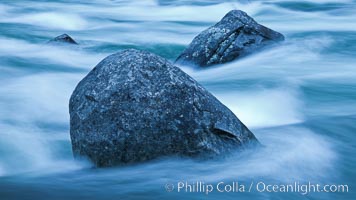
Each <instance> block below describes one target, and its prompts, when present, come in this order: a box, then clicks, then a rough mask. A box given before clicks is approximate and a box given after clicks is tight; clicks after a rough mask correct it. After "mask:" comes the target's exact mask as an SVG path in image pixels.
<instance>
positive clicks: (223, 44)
mask: <svg viewBox="0 0 356 200" xmlns="http://www.w3.org/2000/svg"><path fill="white" fill-rule="evenodd" d="M283 40H284V36H283V35H282V34H280V33H278V32H276V31H273V30H271V29H269V28H267V27H265V26H262V25H260V24H258V23H257V22H256V21H255V20H253V19H252V18H251V17H250V16H248V15H247V14H246V13H245V12H243V11H240V10H232V11H230V12H229V13H227V14H226V15H225V17H224V18H223V19H222V20H221V21H220V22H218V23H217V24H215V25H214V26H212V27H210V28H208V29H207V30H205V31H203V32H202V33H200V34H199V35H198V36H196V37H195V38H194V40H193V41H192V42H191V43H190V44H189V46H188V47H187V48H186V49H185V50H184V51H183V53H182V54H181V55H180V56H179V57H178V58H177V60H176V63H177V64H183V65H189V64H192V65H196V66H201V67H204V66H210V65H215V64H222V63H226V62H229V61H232V60H235V59H237V58H240V57H243V56H245V55H248V54H250V53H253V52H256V51H258V50H261V49H262V48H264V47H266V46H268V45H270V44H273V43H276V42H279V41H283Z"/></svg>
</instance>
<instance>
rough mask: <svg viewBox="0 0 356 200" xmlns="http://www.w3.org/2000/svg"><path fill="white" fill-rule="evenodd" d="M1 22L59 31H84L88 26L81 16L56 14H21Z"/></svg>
mask: <svg viewBox="0 0 356 200" xmlns="http://www.w3.org/2000/svg"><path fill="white" fill-rule="evenodd" d="M0 21H2V22H11V23H21V24H30V25H35V26H42V27H46V28H51V29H58V30H83V29H85V28H87V26H88V23H87V21H86V20H85V19H84V18H82V17H80V16H79V15H76V14H67V13H56V12H43V13H34V14H22V15H21V14H20V15H16V16H12V17H8V18H6V19H2V20H0Z"/></svg>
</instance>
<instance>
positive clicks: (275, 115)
mask: <svg viewBox="0 0 356 200" xmlns="http://www.w3.org/2000/svg"><path fill="white" fill-rule="evenodd" d="M216 96H217V97H218V98H219V100H220V101H222V103H224V104H225V105H226V106H227V107H228V108H229V109H230V110H232V111H233V112H234V113H235V115H236V116H238V118H239V119H240V120H241V121H242V122H243V123H244V124H245V125H246V126H247V127H250V128H256V127H271V126H281V125H287V124H293V123H299V122H302V121H303V115H302V110H303V109H302V107H303V106H302V102H301V100H300V99H299V96H298V95H297V94H296V92H294V91H293V90H292V89H291V88H277V89H264V90H256V91H249V92H226V93H220V94H216Z"/></svg>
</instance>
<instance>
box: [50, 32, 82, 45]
mask: <svg viewBox="0 0 356 200" xmlns="http://www.w3.org/2000/svg"><path fill="white" fill-rule="evenodd" d="M48 43H63V44H75V45H78V43H77V42H76V41H75V40H74V39H73V38H72V37H70V36H69V35H67V34H62V35H59V36H57V37H55V38H53V39H51V40H50V41H48Z"/></svg>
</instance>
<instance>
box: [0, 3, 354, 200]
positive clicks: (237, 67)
mask: <svg viewBox="0 0 356 200" xmlns="http://www.w3.org/2000/svg"><path fill="white" fill-rule="evenodd" d="M217 2H218V3H217ZM232 9H241V10H243V11H245V12H247V13H248V14H249V15H250V16H252V17H253V18H254V19H255V20H256V21H257V22H259V23H261V24H263V25H265V26H267V27H270V28H272V29H274V30H276V31H279V32H281V33H283V34H284V35H285V36H286V40H285V42H283V43H282V44H281V45H279V46H276V47H274V48H270V49H267V50H265V51H262V52H259V53H256V54H254V55H250V56H248V57H245V58H243V59H240V60H238V61H234V62H231V63H229V64H224V65H220V66H214V67H210V68H207V69H199V68H194V67H187V66H180V67H181V68H182V69H183V70H184V71H185V72H186V73H188V74H189V75H191V76H192V77H193V78H195V79H196V80H197V81H198V82H200V83H201V84H202V85H203V86H205V87H206V88H207V89H208V90H209V91H211V92H212V93H213V94H214V95H215V96H216V97H217V98H218V99H219V100H221V101H222V102H223V103H224V104H225V105H227V106H228V107H229V108H230V109H231V110H232V111H233V112H234V113H235V114H236V115H237V116H238V117H239V119H240V120H241V121H242V122H244V123H245V124H246V125H247V126H248V127H249V128H250V129H251V131H252V132H253V133H254V134H255V135H256V137H257V138H258V139H259V141H260V142H261V143H262V144H263V145H264V148H262V149H260V150H256V151H252V152H244V153H242V154H238V155H233V156H230V157H227V158H223V159H217V160H211V161H204V162H201V161H196V160H190V159H182V158H162V159H158V160H154V161H150V162H147V163H143V164H137V165H131V166H125V167H118V168H110V169H93V168H92V167H91V165H90V164H89V163H86V162H82V161H76V160H74V159H73V156H72V151H71V143H70V137H69V113H68V100H69V97H70V95H71V93H72V91H73V90H74V88H75V86H76V84H77V83H78V82H79V81H80V80H81V79H82V78H83V77H84V76H85V75H86V74H87V73H88V72H89V71H90V70H91V69H92V68H93V67H94V66H95V65H96V64H97V63H98V62H99V61H100V60H102V59H103V58H105V57H106V56H108V55H110V54H112V53H115V52H117V51H120V50H122V49H127V48H136V49H142V50H147V51H151V52H153V53H156V54H158V55H161V56H163V57H165V58H167V59H168V60H171V61H174V59H175V58H176V57H177V56H178V55H179V54H180V52H181V51H182V50H183V49H184V48H185V47H186V46H187V45H188V44H189V43H190V42H191V40H192V39H193V38H194V37H195V36H196V35H197V34H198V33H199V32H201V31H202V30H204V29H206V28H207V27H209V26H211V25H213V24H215V23H216V22H217V21H219V20H220V19H221V18H222V17H223V16H224V15H225V14H226V13H227V12H228V11H230V10H232ZM62 33H68V34H69V35H71V36H72V37H73V38H74V39H75V40H76V41H77V42H78V43H79V44H80V45H79V46H77V47H71V46H53V45H47V44H46V42H47V41H48V40H49V39H51V38H53V37H55V36H57V35H60V34H62ZM355 77H356V1H353V0H313V1H312V0H304V1H296V0H275V1H272V0H265V1H260V0H253V1H252V0H251V1H248V0H245V1H233V0H230V1H229V0H226V1H213V0H197V1H193V0H156V1H154V0H137V1H129V0H112V1H109V0H102V1H99V0H93V1H84V0H77V1H70V0H58V1H55V0H48V1H45V0H18V1H13V0H1V1H0V85H1V86H0V199H4V200H12V199H19V200H20V199H21V200H26V199H31V200H32V199H38V200H39V199H58V200H63V199H73V200H74V199H85V200H90V199H102V200H106V199H115V200H116V199H340V200H341V199H350V200H352V199H355V192H354V191H355V187H356V185H355V180H356V170H355V169H356V145H355V144H356V78H355ZM222 182H224V183H222ZM219 183H221V184H220V185H219V187H220V190H222V191H219V190H218V189H219V188H217V185H218V184H219ZM232 183H239V184H240V185H239V186H237V188H240V189H241V188H242V187H243V186H246V188H245V191H242V190H241V191H235V192H233V191H227V190H228V189H229V187H230V186H229V185H233V184H232ZM258 183H260V184H259V185H258ZM262 183H263V184H265V185H269V184H270V185H275V184H276V185H287V184H298V185H299V184H300V185H303V184H310V183H312V184H321V185H326V184H328V185H335V187H336V186H339V185H347V186H348V192H341V191H336V192H327V191H320V192H310V193H308V194H304V193H305V192H303V191H299V192H296V191H294V192H291V191H289V192H282V191H278V192H268V191H267V190H266V189H265V190H264V191H262V190H263V187H262V186H263V184H262ZM179 184H181V185H179ZM182 184H183V185H184V186H182ZM197 184H198V185H199V184H200V186H201V187H202V188H203V189H206V188H207V187H206V186H208V185H212V186H214V191H213V192H211V193H209V194H206V191H205V192H204V191H202V190H199V188H195V189H196V190H195V191H191V189H194V188H193V186H194V185H197ZM188 185H190V186H188ZM235 185H236V184H235ZM179 186H182V188H181V189H180V191H178V187H179ZM225 186H227V187H228V188H227V189H225ZM250 186H252V188H250ZM249 189H252V190H251V191H248V190H249ZM167 190H168V191H167ZM170 190H173V191H170Z"/></svg>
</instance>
